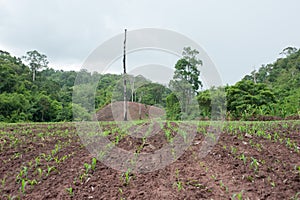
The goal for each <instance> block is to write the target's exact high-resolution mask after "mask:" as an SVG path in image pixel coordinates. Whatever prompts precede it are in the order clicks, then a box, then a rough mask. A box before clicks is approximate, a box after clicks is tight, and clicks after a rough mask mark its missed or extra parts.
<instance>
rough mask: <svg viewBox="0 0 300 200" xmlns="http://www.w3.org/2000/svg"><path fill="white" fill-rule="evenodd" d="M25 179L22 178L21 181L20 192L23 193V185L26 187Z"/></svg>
mask: <svg viewBox="0 0 300 200" xmlns="http://www.w3.org/2000/svg"><path fill="white" fill-rule="evenodd" d="M26 184H27V181H26V180H25V179H22V181H21V192H22V193H25V187H26Z"/></svg>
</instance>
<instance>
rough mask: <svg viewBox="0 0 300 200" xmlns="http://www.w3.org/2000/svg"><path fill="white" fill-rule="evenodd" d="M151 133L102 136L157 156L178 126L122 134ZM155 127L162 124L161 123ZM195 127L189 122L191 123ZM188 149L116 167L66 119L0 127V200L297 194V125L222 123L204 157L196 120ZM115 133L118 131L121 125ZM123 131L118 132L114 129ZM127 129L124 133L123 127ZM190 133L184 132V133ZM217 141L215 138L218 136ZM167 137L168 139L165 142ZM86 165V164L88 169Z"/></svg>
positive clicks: (205, 128) (204, 131) (203, 130)
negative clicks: (146, 163) (160, 160)
mask: <svg viewBox="0 0 300 200" xmlns="http://www.w3.org/2000/svg"><path fill="white" fill-rule="evenodd" d="M145 127H151V131H155V133H156V134H153V135H151V136H150V137H148V138H147V139H143V138H141V137H140V138H136V137H134V135H126V134H121V133H118V128H117V126H116V125H115V124H113V123H108V124H104V125H103V128H104V130H107V131H111V132H112V133H110V134H108V138H109V139H110V140H111V141H116V137H117V136H118V140H117V142H116V144H117V147H118V148H121V149H124V150H126V151H128V152H132V153H136V155H138V153H155V152H156V151H157V150H159V149H160V148H162V147H163V146H164V145H165V144H167V143H168V142H169V143H170V140H168V139H167V137H166V132H168V133H170V135H171V136H173V137H175V136H176V134H177V132H176V130H177V129H176V127H178V124H177V123H173V122H172V123H168V124H163V125H159V124H155V125H153V126H149V123H144V124H139V125H132V126H130V127H128V129H127V131H129V130H130V131H133V132H134V131H136V132H139V131H141V130H142V132H146V131H145V130H147V128H145ZM159 127H160V128H159ZM191 127H193V126H191ZM199 127H200V128H198V131H197V134H196V136H195V138H193V141H192V143H191V145H190V146H189V147H188V149H187V150H185V151H184V153H183V154H182V155H181V156H180V157H179V158H178V159H177V160H176V161H175V162H173V163H171V164H169V165H167V166H166V167H164V168H162V169H159V170H156V171H152V172H148V173H137V172H132V171H127V172H121V171H117V170H114V169H112V168H110V167H108V166H106V165H104V164H102V162H101V161H100V160H98V161H97V163H96V165H95V168H92V167H91V166H92V158H93V157H94V156H93V155H92V154H90V153H89V151H88V150H87V149H86V148H85V145H84V144H83V143H82V141H81V138H80V137H79V136H78V135H77V132H76V128H75V126H74V124H72V123H56V124H0V144H1V149H0V150H1V151H0V160H1V165H0V179H1V182H0V194H1V195H0V197H1V199H18V198H20V199H231V198H232V199H238V198H239V197H240V198H241V199H298V198H299V197H300V159H299V158H300V157H299V144H300V123H299V121H282V122H263V123H259V122H247V123H246V122H245V123H243V122H226V123H225V124H224V127H223V128H222V132H221V134H220V136H219V138H215V139H216V141H217V143H216V144H215V145H213V146H212V147H211V148H212V149H211V151H210V152H208V154H207V155H206V156H200V154H201V149H202V147H203V145H204V143H205V142H207V140H205V138H206V139H207V137H209V130H210V129H209V122H205V123H202V124H200V125H199ZM119 131H120V130H119ZM120 132H121V131H120ZM125 132H126V131H125ZM187 133H188V131H187ZM217 139H218V140H217ZM171 142H172V141H171ZM89 166H90V167H89Z"/></svg>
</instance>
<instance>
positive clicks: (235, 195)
mask: <svg viewBox="0 0 300 200" xmlns="http://www.w3.org/2000/svg"><path fill="white" fill-rule="evenodd" d="M243 193H244V190H242V191H240V192H239V193H237V194H233V195H232V198H231V199H232V200H235V199H237V200H243Z"/></svg>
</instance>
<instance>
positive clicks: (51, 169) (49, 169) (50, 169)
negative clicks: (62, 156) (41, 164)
mask: <svg viewBox="0 0 300 200" xmlns="http://www.w3.org/2000/svg"><path fill="white" fill-rule="evenodd" d="M54 170H55V167H54V166H49V165H47V176H49V174H50V173H51V172H52V171H54Z"/></svg>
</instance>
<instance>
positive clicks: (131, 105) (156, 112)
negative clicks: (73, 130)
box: [96, 101, 165, 121]
mask: <svg viewBox="0 0 300 200" xmlns="http://www.w3.org/2000/svg"><path fill="white" fill-rule="evenodd" d="M139 110H141V116H140V115H139ZM123 113H124V102H123V101H117V102H113V103H111V104H109V105H107V106H105V107H103V108H102V109H101V110H99V111H98V112H97V114H96V119H97V120H98V121H123ZM164 115H165V111H164V110H163V109H161V108H158V107H155V106H149V105H145V104H141V103H136V102H128V115H127V117H128V120H138V119H151V118H157V117H164Z"/></svg>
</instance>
